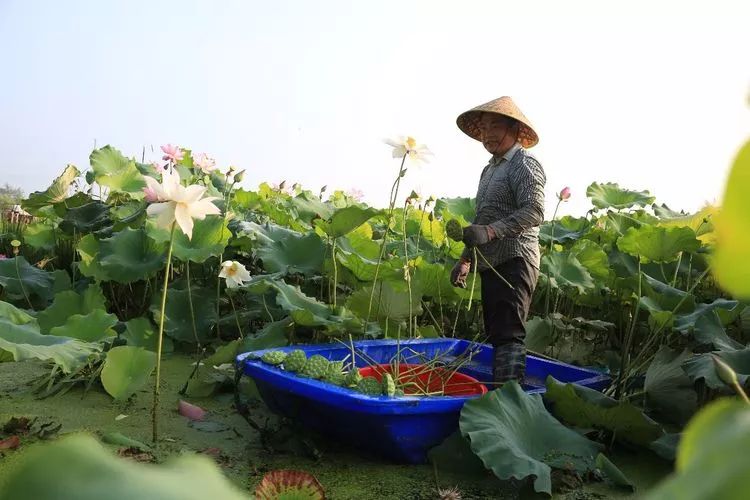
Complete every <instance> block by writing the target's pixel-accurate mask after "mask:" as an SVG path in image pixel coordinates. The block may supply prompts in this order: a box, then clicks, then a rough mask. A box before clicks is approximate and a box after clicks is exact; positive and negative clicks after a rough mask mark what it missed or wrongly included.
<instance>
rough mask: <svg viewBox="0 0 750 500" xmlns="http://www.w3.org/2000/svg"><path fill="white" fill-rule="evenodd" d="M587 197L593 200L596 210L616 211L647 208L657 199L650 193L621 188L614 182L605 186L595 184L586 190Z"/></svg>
mask: <svg viewBox="0 0 750 500" xmlns="http://www.w3.org/2000/svg"><path fill="white" fill-rule="evenodd" d="M586 196H588V197H589V198H591V203H593V204H594V206H595V207H596V208H615V209H623V208H630V207H632V206H636V205H637V206H641V207H645V206H646V205H650V204H651V203H653V202H654V200H655V199H656V198H654V197H653V196H651V194H650V193H649V192H648V191H631V190H629V189H623V188H620V186H619V185H617V184H615V183H612V182H606V183H604V184H599V183H598V182H594V183H593V184H591V185H590V186H589V187H587V188H586Z"/></svg>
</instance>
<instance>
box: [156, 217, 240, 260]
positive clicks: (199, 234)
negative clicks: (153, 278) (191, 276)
mask: <svg viewBox="0 0 750 500" xmlns="http://www.w3.org/2000/svg"><path fill="white" fill-rule="evenodd" d="M146 227H147V229H146V232H147V234H148V236H149V237H150V238H151V239H153V240H154V241H156V243H158V244H163V245H168V244H169V230H167V229H161V228H157V227H156V225H155V224H154V223H153V222H149V223H148V224H147V226H146ZM231 236H232V233H231V231H229V228H228V227H227V223H226V221H225V220H224V218H223V217H219V216H216V215H209V216H207V217H206V218H205V219H203V220H196V221H194V226H193V235H192V238H191V239H188V237H187V236H186V235H185V233H183V232H182V231H175V235H174V248H173V250H172V252H173V256H174V257H175V258H177V259H179V260H181V261H183V262H187V261H191V262H197V263H201V262H205V261H206V260H207V259H208V258H209V257H218V256H219V255H221V254H222V252H224V249H225V248H226V246H227V243H228V242H229V238H230V237H231Z"/></svg>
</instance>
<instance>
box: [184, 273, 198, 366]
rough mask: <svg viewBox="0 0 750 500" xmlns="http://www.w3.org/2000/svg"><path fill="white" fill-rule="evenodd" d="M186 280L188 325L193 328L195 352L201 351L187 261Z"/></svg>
mask: <svg viewBox="0 0 750 500" xmlns="http://www.w3.org/2000/svg"><path fill="white" fill-rule="evenodd" d="M185 269H186V278H187V292H188V304H189V305H190V324H191V326H192V327H193V338H194V339H195V343H196V345H197V352H200V350H201V343H200V341H199V340H198V330H197V328H196V327H195V309H194V308H193V290H192V287H191V286H190V261H189V260H188V261H187V263H186V264H185Z"/></svg>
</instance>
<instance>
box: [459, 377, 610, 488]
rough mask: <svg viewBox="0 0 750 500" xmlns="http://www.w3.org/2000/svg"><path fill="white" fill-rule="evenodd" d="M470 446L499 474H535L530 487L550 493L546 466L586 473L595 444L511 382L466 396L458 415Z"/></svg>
mask: <svg viewBox="0 0 750 500" xmlns="http://www.w3.org/2000/svg"><path fill="white" fill-rule="evenodd" d="M459 427H460V429H461V434H462V435H463V436H465V437H468V438H469V441H470V443H471V449H472V450H473V451H474V453H476V454H477V456H478V457H479V458H480V459H481V460H482V462H483V463H484V465H485V467H487V468H488V469H491V470H492V471H493V472H494V473H495V475H496V476H497V477H499V478H500V479H510V478H512V477H513V478H516V479H523V478H526V477H528V476H533V477H534V489H535V490H536V491H539V492H544V493H546V494H547V495H551V494H552V481H551V478H550V472H551V467H554V468H559V469H566V470H575V471H577V472H579V473H586V472H588V471H591V470H593V469H594V459H595V457H596V455H597V454H598V453H599V449H600V446H599V445H598V444H596V443H593V442H591V441H589V440H588V439H586V438H585V437H583V436H581V435H579V434H578V433H576V432H575V431H572V430H571V429H568V428H567V427H565V426H564V425H562V424H561V423H560V422H558V421H557V420H555V418H554V417H553V416H552V415H550V414H549V413H548V412H547V410H546V409H545V408H544V404H542V398H541V396H539V395H538V394H526V393H525V392H523V390H522V389H521V387H520V386H519V385H518V384H517V383H516V382H510V383H507V384H505V385H503V387H502V388H501V389H498V390H494V391H490V392H489V393H487V394H485V395H484V396H482V397H479V398H477V399H473V400H469V401H467V402H466V404H465V405H464V407H463V409H462V410H461V417H460V418H459Z"/></svg>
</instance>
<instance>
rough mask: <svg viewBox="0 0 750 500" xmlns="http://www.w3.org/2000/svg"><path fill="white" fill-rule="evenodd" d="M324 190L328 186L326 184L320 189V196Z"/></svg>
mask: <svg viewBox="0 0 750 500" xmlns="http://www.w3.org/2000/svg"><path fill="white" fill-rule="evenodd" d="M326 189H328V184H326V185H325V186H323V187H322V188H320V194H323V193H325V192H326Z"/></svg>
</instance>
